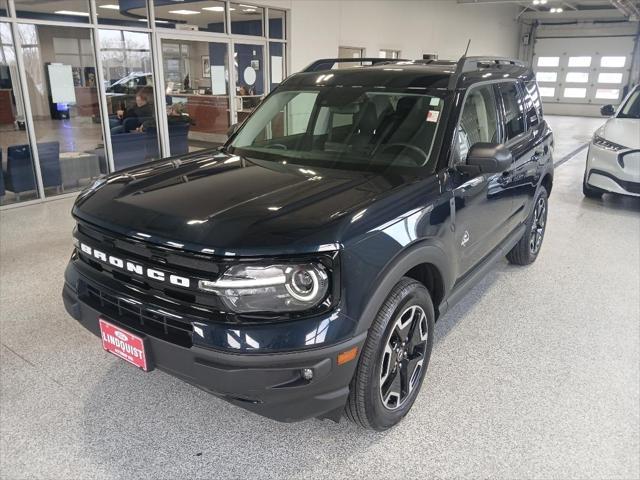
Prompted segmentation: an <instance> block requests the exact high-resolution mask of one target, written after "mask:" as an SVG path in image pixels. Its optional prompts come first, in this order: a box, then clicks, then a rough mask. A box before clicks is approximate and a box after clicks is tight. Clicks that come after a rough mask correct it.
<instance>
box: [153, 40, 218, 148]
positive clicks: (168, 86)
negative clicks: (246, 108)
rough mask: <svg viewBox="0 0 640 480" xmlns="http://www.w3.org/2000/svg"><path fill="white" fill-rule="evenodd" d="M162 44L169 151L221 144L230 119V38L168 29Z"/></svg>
mask: <svg viewBox="0 0 640 480" xmlns="http://www.w3.org/2000/svg"><path fill="white" fill-rule="evenodd" d="M161 45H162V67H163V68H162V70H163V87H164V92H165V101H166V115H167V124H168V133H169V147H170V153H171V155H180V154H183V153H188V152H193V151H197V150H202V149H204V148H211V147H215V146H218V145H220V144H222V143H223V142H224V141H225V140H226V139H227V130H228V129H229V127H230V125H231V123H230V102H229V65H228V63H229V62H228V59H229V56H228V48H229V47H228V44H227V43H226V42H210V41H204V40H193V39H192V38H180V37H177V36H176V35H175V34H172V35H171V36H170V37H169V36H167V37H163V38H161Z"/></svg>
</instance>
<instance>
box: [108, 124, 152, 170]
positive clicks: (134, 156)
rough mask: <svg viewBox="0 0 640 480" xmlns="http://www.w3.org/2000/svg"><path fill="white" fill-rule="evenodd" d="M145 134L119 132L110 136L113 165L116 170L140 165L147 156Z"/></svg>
mask: <svg viewBox="0 0 640 480" xmlns="http://www.w3.org/2000/svg"><path fill="white" fill-rule="evenodd" d="M145 137H146V136H145V135H144V134H142V133H120V134H118V135H112V136H111V150H112V151H113V165H114V167H115V169H116V170H122V169H123V168H128V167H133V166H135V165H140V164H141V163H142V162H144V161H145V159H146V157H147V150H146V145H145V141H146V138H145Z"/></svg>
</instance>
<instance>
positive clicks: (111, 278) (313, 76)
mask: <svg viewBox="0 0 640 480" xmlns="http://www.w3.org/2000/svg"><path fill="white" fill-rule="evenodd" d="M337 61H340V60H338V59H328V60H320V61H317V62H315V63H313V64H312V65H310V66H309V67H307V69H306V70H304V71H303V72H302V73H299V74H295V75H293V76H291V77H289V78H288V79H286V80H285V81H284V82H283V83H282V84H281V85H280V86H279V87H278V88H276V89H275V90H274V91H273V92H272V93H271V94H270V95H269V96H268V97H267V98H266V99H265V100H264V102H263V103H262V104H261V105H260V106H259V107H258V108H257V109H256V110H255V112H254V113H253V114H252V115H251V116H250V117H249V118H248V119H247V120H246V121H245V122H244V124H243V125H242V126H240V127H239V128H238V129H237V130H236V131H234V132H233V133H232V135H231V137H230V138H229V140H228V141H227V143H226V144H225V145H224V146H222V147H220V148H219V149H216V150H209V151H199V152H196V153H190V154H188V155H184V156H179V157H173V158H170V159H164V160H158V161H155V162H151V163H146V164H144V165H142V166H139V167H136V168H130V169H127V170H122V171H118V172H115V173H113V174H111V175H109V176H107V177H105V178H102V179H99V180H98V181H96V182H95V183H94V184H93V185H92V186H90V187H89V188H87V189H86V190H85V191H84V192H83V193H82V194H81V195H79V197H78V199H77V201H76V203H75V205H74V207H73V216H74V217H75V219H76V220H77V228H76V229H75V230H74V237H75V247H76V248H75V250H74V252H73V254H72V257H71V260H70V262H69V265H68V268H67V270H66V274H65V283H64V290H63V298H64V303H65V306H66V309H67V310H68V312H69V313H70V314H71V315H72V316H73V317H74V318H75V319H77V320H78V321H79V322H80V323H81V324H82V325H83V326H84V327H85V328H87V329H88V330H89V331H91V332H92V333H94V334H95V335H97V336H99V337H101V339H102V345H103V347H104V348H105V349H106V350H108V351H109V352H111V353H114V354H115V355H118V356H119V357H121V358H123V359H124V360H126V361H128V362H130V363H132V364H134V365H136V366H138V367H140V368H141V369H143V370H151V369H153V368H154V367H155V368H158V369H160V370H163V371H165V372H168V373H170V374H172V375H175V376H177V377H179V378H181V379H183V380H185V381H186V382H189V383H191V384H193V385H196V386H198V387H200V388H202V389H205V390H206V391H209V392H211V393H214V394H216V395H218V396H220V397H222V398H224V399H226V400H228V401H230V402H232V403H234V404H236V405H239V406H241V407H244V408H246V409H248V410H250V411H253V412H256V413H258V414H261V415H264V416H267V417H270V418H273V419H277V420H281V421H295V420H300V419H304V418H309V417H319V418H331V419H334V420H336V421H338V420H339V419H340V417H341V416H342V415H343V413H345V414H346V416H347V417H348V418H349V419H351V420H352V421H354V422H356V423H358V424H360V425H362V426H363V427H366V428H372V429H376V430H384V429H386V428H389V427H391V426H392V425H394V424H396V423H397V422H398V421H400V420H401V419H402V418H403V417H404V416H405V415H406V414H407V412H408V411H409V409H410V408H411V406H412V404H413V403H414V401H415V399H416V396H417V394H418V392H419V390H420V386H421V384H422V381H423V379H424V377H425V373H426V371H427V366H428V363H429V357H430V355H431V349H432V344H433V337H434V322H435V321H436V319H437V318H438V317H440V316H442V315H443V314H444V313H445V312H446V311H447V309H449V308H451V306H452V305H453V304H454V303H456V302H457V301H458V300H459V299H460V298H461V297H462V296H463V295H464V293H465V292H467V291H468V290H469V289H470V288H471V287H472V286H473V285H474V284H475V283H476V282H477V281H478V280H479V279H480V278H482V277H483V275H485V273H486V272H487V269H488V268H490V266H491V264H492V263H494V262H495V261H496V260H498V259H500V258H501V257H503V256H505V255H506V257H507V259H508V260H509V261H510V262H511V263H513V264H517V265H526V264H530V263H531V262H533V261H535V259H536V257H537V256H538V254H539V252H540V247H541V244H542V240H543V238H544V234H545V224H546V219H547V201H548V195H549V194H550V192H551V186H552V180H553V162H552V158H551V156H552V149H553V138H552V133H551V130H550V129H549V127H548V125H547V123H546V122H545V121H544V119H543V116H542V110H541V104H540V98H539V95H538V89H537V86H536V82H535V78H534V75H533V74H532V72H531V70H530V69H528V68H526V67H525V66H524V65H523V64H522V63H520V62H519V61H517V60H509V59H500V58H493V57H492V58H480V57H463V58H462V59H460V61H458V62H448V61H432V60H431V61H415V62H409V61H381V60H379V59H369V60H366V61H365V60H359V61H362V62H363V63H368V64H367V65H361V66H359V67H356V68H353V67H352V68H340V69H332V66H333V65H334V64H335V63H336V62H337Z"/></svg>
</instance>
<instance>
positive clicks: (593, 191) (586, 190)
mask: <svg viewBox="0 0 640 480" xmlns="http://www.w3.org/2000/svg"><path fill="white" fill-rule="evenodd" d="M582 193H583V194H584V196H585V197H587V198H602V194H603V193H604V192H603V191H602V190H600V189H599V188H595V187H591V186H589V184H587V172H586V171H585V172H584V178H583V179H582Z"/></svg>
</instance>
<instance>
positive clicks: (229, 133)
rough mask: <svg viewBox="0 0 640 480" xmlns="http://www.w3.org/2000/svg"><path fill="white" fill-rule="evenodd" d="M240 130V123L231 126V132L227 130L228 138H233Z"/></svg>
mask: <svg viewBox="0 0 640 480" xmlns="http://www.w3.org/2000/svg"><path fill="white" fill-rule="evenodd" d="M239 128H240V122H238V123H234V124H233V125H231V126H230V127H229V130H227V138H231V136H232V135H233V134H234V133H236V132H237V131H238V129H239Z"/></svg>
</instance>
